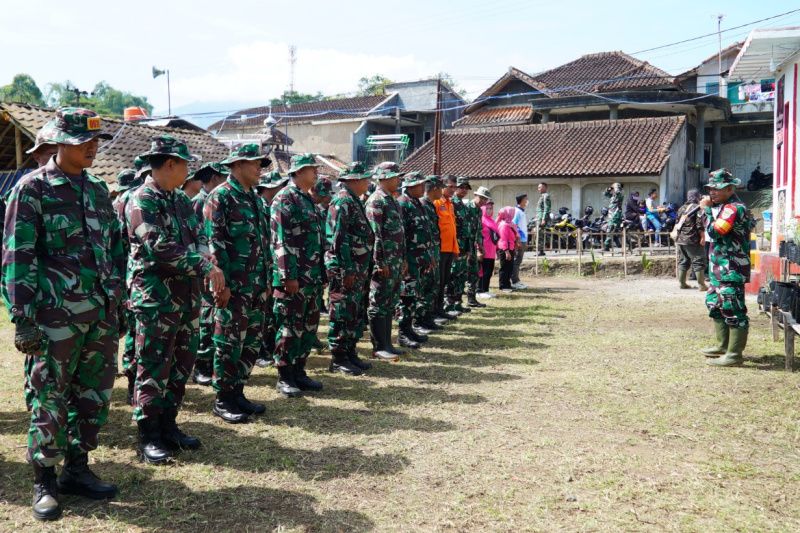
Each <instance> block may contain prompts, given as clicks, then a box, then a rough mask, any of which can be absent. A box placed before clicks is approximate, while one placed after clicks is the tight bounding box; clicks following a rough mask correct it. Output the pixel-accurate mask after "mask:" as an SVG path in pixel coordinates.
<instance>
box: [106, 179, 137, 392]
mask: <svg viewBox="0 0 800 533" xmlns="http://www.w3.org/2000/svg"><path fill="white" fill-rule="evenodd" d="M143 182H144V178H139V177H137V173H136V171H135V170H133V169H125V170H123V171H121V172H120V173H119V174H117V192H118V194H117V197H116V198H114V201H113V202H112V204H111V205H112V206H113V207H114V213H116V215H117V219H118V220H119V224H120V236H121V238H122V249H123V250H124V251H125V257H128V255H129V254H130V251H131V243H130V239H129V238H128V219H127V217H126V215H125V208H126V207H127V205H128V200H130V197H131V192H132V191H133V190H136V189H137V188H138V187H140V186H141V185H142V183H143ZM127 266H128V265H127V261H126V263H125V268H126V270H125V272H124V275H125V278H124V279H125V280H127ZM123 305H124V306H125V316H126V320H125V324H124V325H125V326H127V327H126V330H125V341H124V348H123V349H122V371H123V373H124V374H125V377H126V378H127V380H128V396H127V401H128V405H133V385H134V383H135V382H136V344H135V343H136V319H135V318H134V316H133V311H131V308H130V290H129V289H128V288H127V287H126V290H125V302H124V304H123Z"/></svg>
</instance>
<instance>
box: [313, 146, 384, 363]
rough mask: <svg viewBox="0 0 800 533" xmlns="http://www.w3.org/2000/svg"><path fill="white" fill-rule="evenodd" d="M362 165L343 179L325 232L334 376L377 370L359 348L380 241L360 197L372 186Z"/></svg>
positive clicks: (351, 167)
mask: <svg viewBox="0 0 800 533" xmlns="http://www.w3.org/2000/svg"><path fill="white" fill-rule="evenodd" d="M369 177H370V174H369V173H368V172H367V169H366V168H365V167H364V165H363V164H362V163H359V162H354V163H351V164H350V165H349V166H348V167H347V169H346V170H343V171H342V173H341V174H340V175H339V184H340V188H339V190H338V192H336V193H335V194H334V196H333V199H332V200H331V205H330V206H329V207H328V216H327V221H326V228H325V238H326V241H327V246H326V250H325V268H326V269H327V271H328V283H329V296H330V305H329V306H328V313H329V316H330V321H329V324H328V345H329V346H330V348H331V354H332V360H331V364H330V366H329V368H328V369H329V370H330V371H331V372H341V373H342V374H349V375H353V376H358V375H360V374H361V373H362V372H363V371H364V370H369V369H370V368H372V365H371V364H370V363H368V362H366V361H362V360H361V359H360V358H359V357H358V352H357V350H356V345H357V344H358V341H359V339H360V338H361V334H362V333H363V331H364V324H363V309H362V307H363V305H364V294H365V293H366V292H367V291H368V290H369V278H370V272H371V270H372V268H371V267H372V251H373V246H374V241H375V237H374V235H373V233H372V228H370V225H369V221H368V220H367V214H366V211H365V210H364V206H363V205H362V203H361V200H359V197H360V196H361V195H362V194H364V193H365V192H366V190H367V187H368V186H369V181H368V180H369Z"/></svg>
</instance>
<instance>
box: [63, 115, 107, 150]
mask: <svg viewBox="0 0 800 533" xmlns="http://www.w3.org/2000/svg"><path fill="white" fill-rule="evenodd" d="M53 122H54V127H53V137H52V141H53V142H55V143H57V144H70V145H78V144H83V143H86V142H89V141H91V140H92V139H98V138H99V139H106V140H108V139H111V138H112V136H111V135H109V134H108V133H103V121H102V120H101V119H100V116H98V114H97V113H95V112H94V111H91V110H89V109H83V108H81V107H62V108H59V109H58V111H56V118H54V119H53Z"/></svg>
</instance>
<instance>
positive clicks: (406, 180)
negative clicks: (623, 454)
mask: <svg viewBox="0 0 800 533" xmlns="http://www.w3.org/2000/svg"><path fill="white" fill-rule="evenodd" d="M425 181H426V178H425V176H423V175H422V172H417V171H416V170H415V171H414V172H409V173H408V174H406V175H405V176H403V187H413V186H414V185H420V184H422V183H425Z"/></svg>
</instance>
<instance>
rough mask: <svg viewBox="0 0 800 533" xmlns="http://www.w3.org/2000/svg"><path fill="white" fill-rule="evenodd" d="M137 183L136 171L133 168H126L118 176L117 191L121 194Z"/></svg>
mask: <svg viewBox="0 0 800 533" xmlns="http://www.w3.org/2000/svg"><path fill="white" fill-rule="evenodd" d="M135 182H136V171H135V170H134V169H132V168H126V169H124V170H121V171H120V172H119V174H117V190H118V191H119V192H123V191H127V190H128V189H130V188H131V187H132V186H133V184H134V183H135Z"/></svg>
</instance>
